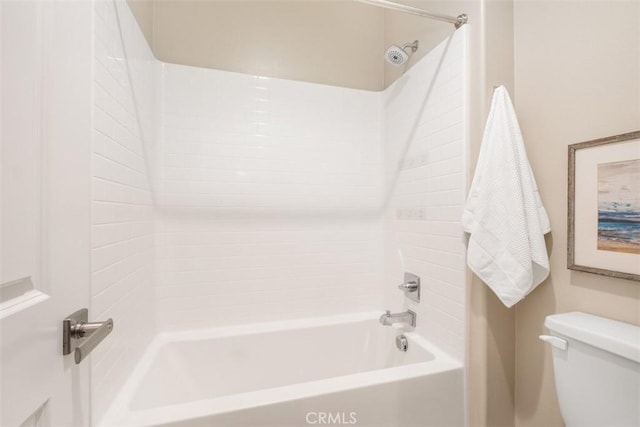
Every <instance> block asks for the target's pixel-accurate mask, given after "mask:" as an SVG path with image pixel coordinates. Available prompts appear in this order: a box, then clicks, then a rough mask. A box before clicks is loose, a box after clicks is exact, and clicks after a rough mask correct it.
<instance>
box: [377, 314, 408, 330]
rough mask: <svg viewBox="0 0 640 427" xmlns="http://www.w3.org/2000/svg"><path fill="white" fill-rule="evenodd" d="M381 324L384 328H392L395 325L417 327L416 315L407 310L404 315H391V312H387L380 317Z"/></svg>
mask: <svg viewBox="0 0 640 427" xmlns="http://www.w3.org/2000/svg"><path fill="white" fill-rule="evenodd" d="M380 323H382V324H383V325H384V326H391V325H393V324H394V323H406V324H408V325H410V326H412V327H414V328H415V327H416V313H415V312H413V311H411V310H407V311H405V312H402V313H393V314H391V311H390V310H387V312H386V313H385V314H383V315H382V316H380Z"/></svg>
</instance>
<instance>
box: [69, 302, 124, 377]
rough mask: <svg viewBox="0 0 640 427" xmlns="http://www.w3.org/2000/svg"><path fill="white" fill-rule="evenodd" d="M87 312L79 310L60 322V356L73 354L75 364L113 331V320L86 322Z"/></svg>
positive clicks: (84, 309)
mask: <svg viewBox="0 0 640 427" xmlns="http://www.w3.org/2000/svg"><path fill="white" fill-rule="evenodd" d="M88 319H89V310H87V309H86V308H83V309H80V310H78V311H76V312H75V313H73V314H71V315H70V316H68V317H67V318H66V319H64V320H63V322H62V354H64V355H66V354H71V352H72V351H73V352H74V360H75V362H76V364H78V363H80V362H82V361H83V360H84V359H85V357H87V355H88V354H89V353H91V351H93V349H94V348H96V346H97V345H98V344H100V343H101V342H102V340H103V339H104V338H105V337H106V336H107V335H109V334H110V333H111V331H112V330H113V320H112V319H107V320H105V321H104V322H88Z"/></svg>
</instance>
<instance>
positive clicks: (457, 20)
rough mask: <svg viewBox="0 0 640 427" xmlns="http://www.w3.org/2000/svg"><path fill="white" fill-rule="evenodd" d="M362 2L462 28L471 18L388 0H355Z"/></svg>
mask: <svg viewBox="0 0 640 427" xmlns="http://www.w3.org/2000/svg"><path fill="white" fill-rule="evenodd" d="M355 1H357V2H360V3H366V4H370V5H372V6H378V7H382V8H385V9H391V10H396V11H398V12H404V13H410V14H412V15H418V16H422V17H424V18H430V19H435V20H437V21H443V22H449V23H450V24H453V25H454V26H455V27H456V28H460V27H461V26H463V25H464V24H466V23H467V22H468V20H469V18H468V17H467V15H466V14H464V13H463V14H460V15H458V16H450V15H443V14H440V13H433V12H428V11H426V10H424V9H418V8H417V7H413V6H406V5H404V4H399V3H394V2H392V1H387V0H355Z"/></svg>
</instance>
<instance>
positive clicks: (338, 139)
mask: <svg viewBox="0 0 640 427" xmlns="http://www.w3.org/2000/svg"><path fill="white" fill-rule="evenodd" d="M162 68H163V78H162V82H163V86H162V89H161V92H162V101H161V105H162V107H161V108H162V115H161V121H160V123H161V138H160V139H159V143H160V146H159V151H158V154H159V157H158V164H157V167H158V174H159V175H158V179H159V183H158V188H157V190H158V203H159V205H160V206H163V207H187V208H208V209H210V210H215V211H219V210H226V211H229V210H231V211H233V212H236V211H251V212H255V211H256V210H260V211H267V212H270V211H286V212H291V211H297V212H300V211H308V212H312V213H317V212H318V211H328V210H329V211H334V210H338V211H341V212H344V211H347V210H351V211H358V212H359V211H362V210H371V209H373V208H377V207H379V206H380V194H381V189H382V162H381V148H382V147H381V143H380V139H381V135H380V126H381V109H380V105H381V104H380V103H381V99H380V96H379V94H378V93H377V92H369V91H362V90H354V89H346V88H339V87H333V86H325V85H320V84H312V83H305V82H297V81H292V80H282V79H272V78H264V77H256V76H251V75H247V74H240V73H232V72H226V71H217V70H211V69H205V68H195V67H186V66H181V65H174V64H162Z"/></svg>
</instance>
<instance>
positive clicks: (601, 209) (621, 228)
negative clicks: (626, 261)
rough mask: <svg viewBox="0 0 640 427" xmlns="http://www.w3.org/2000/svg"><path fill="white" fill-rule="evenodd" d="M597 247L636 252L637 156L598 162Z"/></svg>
mask: <svg viewBox="0 0 640 427" xmlns="http://www.w3.org/2000/svg"><path fill="white" fill-rule="evenodd" d="M598 250H602V251H612V252H626V253H631V254H640V159H634V160H628V161H624V162H614V163H602V164H599V165H598Z"/></svg>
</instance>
